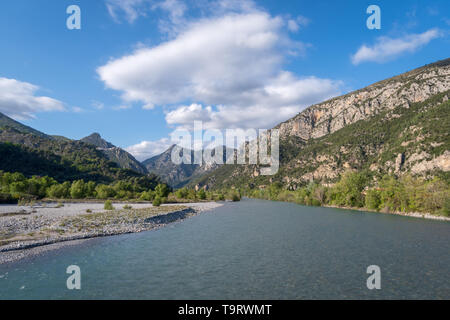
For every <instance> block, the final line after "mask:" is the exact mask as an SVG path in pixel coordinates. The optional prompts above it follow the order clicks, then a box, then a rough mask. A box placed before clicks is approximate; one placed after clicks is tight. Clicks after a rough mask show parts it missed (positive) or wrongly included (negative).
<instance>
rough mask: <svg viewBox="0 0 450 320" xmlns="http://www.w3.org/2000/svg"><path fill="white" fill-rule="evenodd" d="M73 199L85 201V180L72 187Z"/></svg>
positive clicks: (73, 184)
mask: <svg viewBox="0 0 450 320" xmlns="http://www.w3.org/2000/svg"><path fill="white" fill-rule="evenodd" d="M70 196H71V197H72V199H83V198H85V197H86V186H85V183H84V181H83V180H78V181H74V182H73V183H72V186H71V187H70Z"/></svg>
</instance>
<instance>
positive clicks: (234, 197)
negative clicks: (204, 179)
mask: <svg viewBox="0 0 450 320" xmlns="http://www.w3.org/2000/svg"><path fill="white" fill-rule="evenodd" d="M230 200H231V201H233V202H237V201H241V196H240V195H239V193H237V192H236V191H233V192H231V194H230Z"/></svg>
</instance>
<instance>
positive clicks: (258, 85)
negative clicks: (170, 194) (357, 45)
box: [97, 2, 340, 128]
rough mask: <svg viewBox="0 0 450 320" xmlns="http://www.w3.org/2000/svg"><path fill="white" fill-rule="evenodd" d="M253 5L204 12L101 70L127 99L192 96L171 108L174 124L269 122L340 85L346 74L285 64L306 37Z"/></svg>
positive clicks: (173, 100) (169, 101)
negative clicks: (293, 69)
mask: <svg viewBox="0 0 450 320" xmlns="http://www.w3.org/2000/svg"><path fill="white" fill-rule="evenodd" d="M224 3H226V2H224ZM249 10H250V9H249ZM250 11H252V12H245V13H239V14H236V13H230V14H226V15H225V16H221V17H214V18H209V19H201V20H199V21H197V22H194V23H191V24H189V27H187V28H186V29H185V31H184V32H182V33H181V34H179V35H178V36H177V37H176V38H175V39H173V40H171V41H167V42H164V43H162V44H160V45H158V46H155V47H151V48H139V49H137V50H136V51H134V52H133V53H132V54H130V55H127V56H124V57H122V58H119V59H115V60H111V61H110V62H108V63H107V64H106V65H104V66H102V67H99V68H98V69H97V72H98V74H99V76H100V78H101V79H102V80H103V81H104V83H105V84H106V86H107V87H108V88H111V89H114V90H118V91H121V92H122V98H123V100H124V101H125V103H132V102H141V103H142V104H143V105H144V107H145V108H147V109H150V108H153V107H154V106H159V105H169V106H174V105H175V106H176V105H179V104H181V103H186V101H189V104H191V103H192V105H189V106H181V107H179V108H176V109H175V110H173V111H170V112H168V114H167V115H166V119H167V121H168V123H169V124H173V125H179V124H181V125H183V124H185V123H187V121H188V120H189V121H191V120H193V119H201V120H202V119H203V120H205V119H206V120H205V121H209V124H208V125H209V126H211V127H212V126H216V127H217V128H223V127H226V126H231V127H237V126H242V125H245V126H246V127H249V126H255V125H256V124H257V125H258V126H262V127H269V126H270V125H272V124H276V121H283V120H286V119H287V118H289V117H290V116H293V115H295V113H297V112H299V111H301V110H302V108H304V107H305V106H307V105H309V104H312V103H315V102H319V101H321V100H324V99H326V98H329V97H330V96H333V95H337V94H339V93H340V90H339V88H340V82H337V81H332V80H329V79H319V78H315V77H308V78H300V77H297V76H295V75H294V74H292V73H290V72H287V71H284V70H283V68H282V66H283V63H284V61H285V57H286V56H287V55H288V54H290V53H292V52H297V53H298V52H303V51H304V50H305V47H306V45H305V44H303V43H301V42H294V41H292V40H290V39H289V38H288V36H287V34H286V32H285V30H284V28H285V27H286V23H285V21H284V20H283V19H282V18H280V17H271V16H270V15H269V14H267V13H266V12H263V11H258V10H256V9H252V10H250ZM203 106H206V107H203ZM208 106H214V107H208ZM196 117H199V118H196Z"/></svg>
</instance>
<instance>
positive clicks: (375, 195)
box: [365, 189, 381, 211]
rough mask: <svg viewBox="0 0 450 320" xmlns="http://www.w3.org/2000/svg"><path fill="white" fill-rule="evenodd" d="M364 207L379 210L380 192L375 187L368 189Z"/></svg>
mask: <svg viewBox="0 0 450 320" xmlns="http://www.w3.org/2000/svg"><path fill="white" fill-rule="evenodd" d="M365 202H366V208H367V209H370V210H377V211H378V210H380V205H381V194H380V191H378V190H375V189H370V190H368V191H367V194H366V200H365Z"/></svg>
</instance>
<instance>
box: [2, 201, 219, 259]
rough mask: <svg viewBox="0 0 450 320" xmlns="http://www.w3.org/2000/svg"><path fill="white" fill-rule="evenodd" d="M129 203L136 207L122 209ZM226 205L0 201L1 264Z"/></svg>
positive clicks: (209, 203)
mask: <svg viewBox="0 0 450 320" xmlns="http://www.w3.org/2000/svg"><path fill="white" fill-rule="evenodd" d="M126 205H127V206H131V208H127V209H125V208H123V207H124V206H126ZM221 205H222V204H221V203H216V202H202V203H189V204H176V205H163V206H161V207H153V206H152V205H151V204H141V203H139V204H133V203H119V204H114V207H115V208H116V209H115V210H113V211H106V210H104V209H103V204H100V203H96V204H93V203H69V204H67V203H66V204H64V206H63V207H59V206H57V205H56V204H53V205H52V204H50V205H49V204H46V205H37V206H34V207H18V206H0V264H4V263H10V262H14V261H17V260H20V259H23V258H26V257H30V256H34V255H38V254H41V253H43V252H45V251H48V250H54V249H58V248H61V247H62V246H68V245H76V244H79V243H80V242H81V241H84V240H86V239H91V238H96V237H104V236H112V235H118V234H125V233H135V232H142V231H148V230H152V229H156V228H160V227H162V226H165V225H167V224H169V223H173V222H176V221H181V220H184V219H186V218H188V217H191V216H193V215H196V214H198V213H200V212H202V211H206V210H211V209H214V208H217V207H219V206H221Z"/></svg>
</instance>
